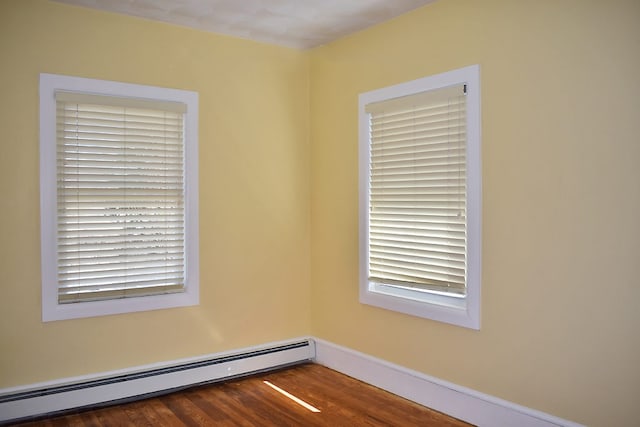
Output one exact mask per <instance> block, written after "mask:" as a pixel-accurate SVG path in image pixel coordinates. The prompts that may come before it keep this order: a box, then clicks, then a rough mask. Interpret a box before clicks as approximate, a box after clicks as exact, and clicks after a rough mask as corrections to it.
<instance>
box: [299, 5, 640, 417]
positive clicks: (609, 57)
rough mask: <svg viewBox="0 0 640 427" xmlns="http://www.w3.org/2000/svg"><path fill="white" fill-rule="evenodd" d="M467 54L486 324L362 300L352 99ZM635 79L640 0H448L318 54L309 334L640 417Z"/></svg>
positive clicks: (451, 375)
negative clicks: (476, 84) (478, 145)
mask: <svg viewBox="0 0 640 427" xmlns="http://www.w3.org/2000/svg"><path fill="white" fill-rule="evenodd" d="M471 64H480V67H481V86H482V127H483V131H482V144H483V145H482V156H483V263H482V266H483V276H482V279H483V280H482V282H483V283H482V328H481V330H480V331H473V330H469V329H464V328H460V327H455V326H450V325H446V324H441V323H437V322H433V321H429V320H423V319H419V318H414V317H410V316H406V315H401V314H397V313H393V312H390V311H386V310H383V309H379V308H374V307H370V306H365V305H361V304H359V302H358V268H357V265H358V235H357V230H358V161H357V159H358V157H357V141H358V134H357V96H358V94H359V93H361V92H365V91H369V90H372V89H376V88H380V87H384V86H388V85H391V84H396V83H400V82H403V81H407V80H412V79H416V78H419V77H424V76H428V75H431V74H436V73H440V72H444V71H447V70H451V69H455V68H459V67H462V66H467V65H471ZM638 76H640V2H638V1H637V0H628V1H624V0H616V1H606V2H604V1H591V0H565V1H550V0H543V1H520V0H515V1H514V0H483V1H477V0H441V1H438V2H435V3H433V4H431V5H428V6H426V7H423V8H421V9H419V10H417V11H415V12H412V13H409V14H407V15H404V16H402V17H400V18H398V19H395V20H393V21H391V22H388V23H385V24H382V25H379V26H377V27H374V28H372V29H369V30H365V31H363V32H360V33H358V34H356V35H353V36H351V37H347V38H344V39H342V40H340V41H337V42H334V43H331V44H329V45H327V46H324V47H320V48H317V49H315V50H313V52H312V58H311V118H312V120H311V137H312V150H311V158H312V180H311V182H312V190H311V194H312V196H311V200H312V333H313V335H314V336H318V337H320V338H323V339H326V340H328V341H331V342H334V343H337V344H340V345H344V346H346V347H349V348H352V349H356V350H359V351H362V352H364V353H367V354H371V355H374V356H376V357H380V358H383V359H386V360H389V361H391V362H394V363H397V364H400V365H402V366H406V367H408V368H411V369H415V370H418V371H420V372H423V373H425V374H428V375H432V376H435V377H438V378H441V379H444V380H447V381H450V382H453V383H456V384H459V385H463V386H467V387H470V388H472V389H475V390H478V391H481V392H484V393H487V394H490V395H494V396H497V397H500V398H503V399H506V400H509V401H512V402H515V403H518V404H521V405H524V406H527V407H531V408H534V409H538V410H541V411H545V412H548V413H550V414H553V415H556V416H559V417H562V418H565V419H570V420H574V421H577V422H580V423H585V424H588V425H593V426H628V425H636V424H637V419H638V416H637V404H638V396H640V365H639V364H638V361H640V339H638V326H639V325H640V310H638V301H639V300H640V286H639V282H638V270H637V266H638V263H639V261H640V259H639V257H640V224H639V222H638V218H640V187H639V185H640V167H638V164H637V163H638V160H639V159H640V143H639V141H638V135H640V120H639V117H640V85H639V84H638V82H637V79H638Z"/></svg>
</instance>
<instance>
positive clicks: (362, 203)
mask: <svg viewBox="0 0 640 427" xmlns="http://www.w3.org/2000/svg"><path fill="white" fill-rule="evenodd" d="M458 84H467V146H466V152H467V278H466V280H467V283H466V287H467V289H466V291H467V293H466V296H465V297H463V298H460V297H457V298H456V297H452V296H446V295H437V294H430V293H424V292H415V291H406V292H405V291H398V290H397V289H393V288H391V287H388V286H385V285H381V284H375V283H372V282H369V280H368V276H369V274H368V259H369V253H368V251H369V245H368V242H369V234H368V233H369V156H370V143H369V114H368V113H366V112H365V106H366V105H368V104H370V103H373V102H380V101H384V100H387V99H392V98H398V97H402V96H408V95H413V94H416V93H420V92H426V91H429V90H435V89H439V88H444V87H448V86H453V85H458ZM358 118H359V150H358V151H359V296H360V302H361V303H363V304H367V305H372V306H375V307H380V308H384V309H387V310H393V311H397V312H400V313H405V314H409V315H413V316H417V317H422V318H426V319H432V320H436V321H440V322H444V323H449V324H453V325H458V326H462V327H466V328H470V329H476V330H479V329H480V299H481V277H482V271H481V268H482V259H481V250H482V240H481V237H482V218H481V216H482V209H481V207H482V175H481V128H480V67H479V65H471V66H468V67H464V68H460V69H456V70H452V71H448V72H444V73H441V74H437V75H433V76H428V77H424V78H420V79H416V80H412V81H409V82H405V83H400V84H397V85H393V86H388V87H384V88H381V89H376V90H372V91H369V92H366V93H362V94H360V96H359V106H358Z"/></svg>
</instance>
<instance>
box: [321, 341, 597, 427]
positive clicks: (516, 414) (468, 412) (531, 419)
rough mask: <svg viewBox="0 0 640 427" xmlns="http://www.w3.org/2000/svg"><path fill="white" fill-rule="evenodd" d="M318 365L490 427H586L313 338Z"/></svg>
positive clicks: (461, 418) (453, 415) (456, 416)
mask: <svg viewBox="0 0 640 427" xmlns="http://www.w3.org/2000/svg"><path fill="white" fill-rule="evenodd" d="M314 340H315V342H316V358H315V362H316V363H318V364H320V365H324V366H326V367H328V368H331V369H334V370H336V371H338V372H341V373H343V374H346V375H349V376H351V377H353V378H356V379H358V380H360V381H363V382H366V383H368V384H371V385H374V386H376V387H378V388H381V389H383V390H387V391H389V392H391V393H393V394H396V395H398V396H401V397H404V398H405V399H409V400H411V401H413V402H416V403H419V404H421V405H423V406H427V407H429V408H432V409H435V410H437V411H440V412H443V413H445V414H448V415H450V416H452V417H455V418H458V419H460V420H463V421H466V422H469V423H472V424H475V425H477V426H481V427H483V426H487V427H552V426H555V427H557V426H562V427H584V426H582V425H581V424H577V423H575V422H572V421H567V420H564V419H561V418H558V417H555V416H552V415H549V414H546V413H544V412H540V411H536V410H534V409H530V408H527V407H524V406H520V405H517V404H515V403H512V402H508V401H506V400H502V399H499V398H496V397H493V396H490V395H487V394H484V393H480V392H478V391H475V390H472V389H469V388H466V387H461V386H458V385H456V384H452V383H449V382H446V381H443V380H440V379H438V378H434V377H430V376H428V375H425V374H422V373H420V372H416V371H412V370H410V369H406V368H403V367H402V366H399V365H395V364H393V363H389V362H386V361H384V360H381V359H377V358H375V357H372V356H369V355H366V354H363V353H360V352H357V351H354V350H351V349H349V348H345V347H342V346H339V345H336V344H332V343H330V342H327V341H324V340H321V339H317V338H314Z"/></svg>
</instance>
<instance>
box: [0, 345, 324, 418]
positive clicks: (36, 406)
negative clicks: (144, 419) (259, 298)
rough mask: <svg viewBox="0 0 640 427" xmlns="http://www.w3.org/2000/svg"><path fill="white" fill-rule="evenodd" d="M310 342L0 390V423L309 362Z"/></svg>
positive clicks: (220, 354)
mask: <svg viewBox="0 0 640 427" xmlns="http://www.w3.org/2000/svg"><path fill="white" fill-rule="evenodd" d="M314 356H315V350H314V341H313V340H312V339H309V338H299V339H295V340H289V341H280V342H276V343H269V344H264V345H261V346H256V347H250V348H244V349H239V350H236V351H232V352H225V353H216V354H210V355H207V356H203V357H198V358H190V359H182V360H176V361H172V362H167V363H161V364H153V365H147V366H139V367H136V368H131V369H125V370H120V371H111V372H105V373H101V374H97V375H89V376H83V377H75V378H66V379H61V380H56V381H49V382H46V383H39V384H32V385H29V386H24V387H13V388H7V389H0V424H2V423H3V422H7V421H11V420H20V419H26V418H29V417H34V416H40V415H45V414H53V413H56V412H60V411H65V410H69V409H76V408H82V407H87V406H95V405H104V404H108V403H109V402H117V401H122V400H126V399H134V398H136V397H140V396H145V395H152V394H158V393H162V392H165V391H169V390H174V389H179V388H184V387H189V386H193V385H198V384H205V383H210V382H215V381H221V380H225V379H229V378H233V377H238V376H243V375H248V374H252V373H257V372H262V371H266V370H271V369H275V368H278V367H281V366H286V365H291V364H294V363H300V362H304V361H311V360H313V358H314Z"/></svg>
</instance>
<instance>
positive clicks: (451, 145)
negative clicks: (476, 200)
mask: <svg viewBox="0 0 640 427" xmlns="http://www.w3.org/2000/svg"><path fill="white" fill-rule="evenodd" d="M465 87H466V86H465V85H464V84H460V85H456V86H453V87H447V88H442V89H436V90H430V91H427V92H421V93H418V94H414V95H409V96H404V97H400V98H393V99H388V100H384V101H380V102H374V103H370V104H368V105H366V106H365V111H366V113H368V114H369V117H370V129H369V133H370V134H369V141H370V151H369V152H370V158H369V161H370V164H369V200H368V202H369V224H368V226H369V242H368V245H369V248H368V249H369V250H368V253H369V260H368V268H369V272H368V274H369V277H368V280H369V281H370V282H374V283H378V284H383V285H390V286H395V287H400V288H409V289H413V290H418V291H428V292H437V293H445V294H450V295H459V296H464V295H465V294H466V285H465V284H466V175H467V173H466V158H465V157H466V139H467V138H466V94H465Z"/></svg>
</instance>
